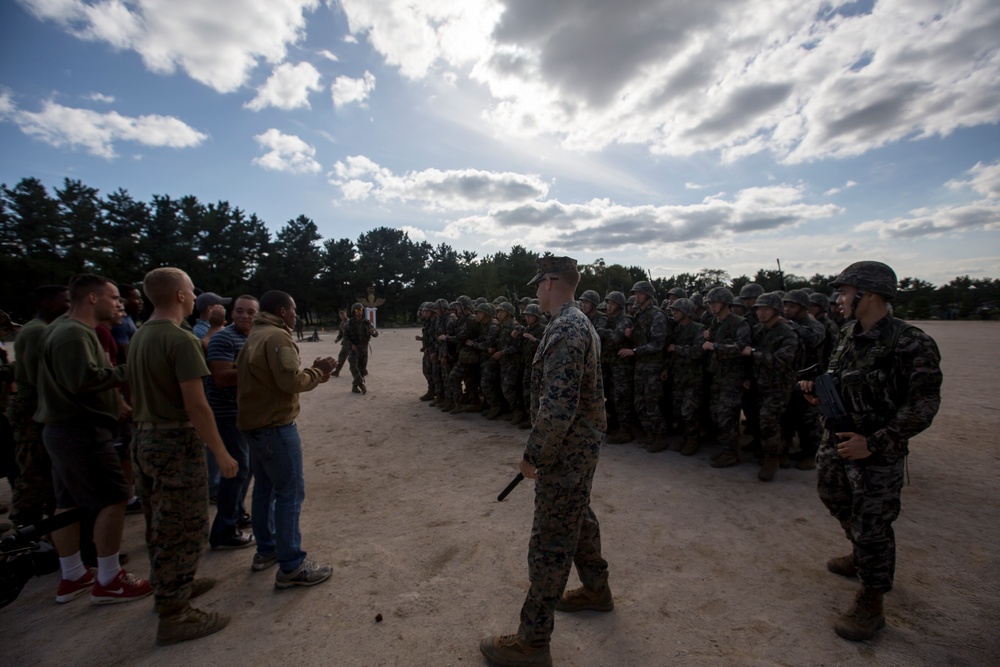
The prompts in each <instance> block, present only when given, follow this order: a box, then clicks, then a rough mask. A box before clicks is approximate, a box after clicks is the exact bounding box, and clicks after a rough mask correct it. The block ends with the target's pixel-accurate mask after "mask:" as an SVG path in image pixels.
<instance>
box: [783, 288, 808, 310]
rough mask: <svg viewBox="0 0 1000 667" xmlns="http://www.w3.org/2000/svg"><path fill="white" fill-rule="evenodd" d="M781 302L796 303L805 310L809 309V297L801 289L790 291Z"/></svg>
mask: <svg viewBox="0 0 1000 667" xmlns="http://www.w3.org/2000/svg"><path fill="white" fill-rule="evenodd" d="M781 300H782V301H784V302H786V303H794V304H795V305H797V306H802V307H803V308H805V309H808V308H809V295H808V294H806V293H805V292H803V291H802V290H800V289H793V290H790V291H789V292H788V293H787V294H785V296H783V297H781Z"/></svg>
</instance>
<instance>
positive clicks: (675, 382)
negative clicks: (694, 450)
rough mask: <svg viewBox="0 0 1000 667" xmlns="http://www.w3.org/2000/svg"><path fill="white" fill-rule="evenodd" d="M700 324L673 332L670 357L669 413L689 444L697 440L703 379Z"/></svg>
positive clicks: (703, 337) (687, 325)
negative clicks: (670, 396) (670, 400)
mask: <svg viewBox="0 0 1000 667" xmlns="http://www.w3.org/2000/svg"><path fill="white" fill-rule="evenodd" d="M704 331H705V327H704V326H702V324H701V322H688V323H687V324H685V325H683V326H677V327H675V329H674V342H673V346H674V351H673V352H672V353H669V354H670V377H671V379H672V390H673V409H674V410H675V412H676V414H675V417H676V419H677V421H678V422H679V423H680V424H682V425H683V428H684V437H685V438H686V439H688V440H689V441H690V440H691V439H697V437H698V411H699V408H700V406H701V395H702V379H703V377H704V361H705V351H704V350H703V349H702V345H704V343H705V336H704V334H703V332H704Z"/></svg>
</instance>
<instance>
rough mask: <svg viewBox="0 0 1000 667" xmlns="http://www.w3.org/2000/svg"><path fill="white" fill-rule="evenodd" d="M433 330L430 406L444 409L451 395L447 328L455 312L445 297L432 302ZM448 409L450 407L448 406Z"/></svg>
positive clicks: (452, 320)
mask: <svg viewBox="0 0 1000 667" xmlns="http://www.w3.org/2000/svg"><path fill="white" fill-rule="evenodd" d="M432 305H433V306H434V312H436V313H437V317H435V318H434V330H433V331H432V332H431V335H432V337H433V340H432V342H431V345H432V346H433V347H432V348H431V349H432V350H433V353H432V354H433V359H434V362H433V364H434V365H433V369H434V372H435V373H436V375H435V377H434V400H433V401H431V407H436V408H439V409H444V406H445V405H446V404H447V403H448V401H449V399H450V397H451V390H450V389H449V387H448V373H450V372H451V354H450V350H449V348H448V329H449V327H453V326H454V322H455V314H454V313H453V312H452V311H451V310H450V307H449V304H448V300H447V299H438V300H437V301H435V302H434V303H433V304H432ZM448 409H449V410H450V409H451V408H448Z"/></svg>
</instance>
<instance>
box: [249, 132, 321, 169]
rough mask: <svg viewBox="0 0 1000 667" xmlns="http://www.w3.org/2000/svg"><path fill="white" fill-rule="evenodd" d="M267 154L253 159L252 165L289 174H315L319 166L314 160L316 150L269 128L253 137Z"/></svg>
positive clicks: (293, 137) (288, 135)
mask: <svg viewBox="0 0 1000 667" xmlns="http://www.w3.org/2000/svg"><path fill="white" fill-rule="evenodd" d="M254 139H255V140H256V141H257V143H258V144H260V146H261V148H265V149H267V152H266V153H264V155H261V156H260V157H255V158H254V159H253V164H255V165H257V166H258V167H262V168H264V169H267V170H269V171H284V172H288V173H291V174H315V173H317V172H318V171H319V170H320V164H319V162H317V161H316V160H315V159H314V156H315V155H316V149H315V148H313V147H312V146H310V145H309V144H307V143H306V142H304V141H302V139H299V138H298V137H297V136H295V135H293V134H283V133H282V132H280V131H278V130H276V129H274V128H271V129H269V130H268V131H267V132H264V133H263V134H258V135H257V136H255V137H254Z"/></svg>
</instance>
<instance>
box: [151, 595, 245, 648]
mask: <svg viewBox="0 0 1000 667" xmlns="http://www.w3.org/2000/svg"><path fill="white" fill-rule="evenodd" d="M227 625H229V616H227V615H226V614H223V613H220V612H217V611H213V612H204V611H202V610H201V609H195V608H194V607H192V606H191V605H189V604H187V603H186V602H185V603H184V605H183V606H182V607H180V608H178V609H176V610H174V611H171V612H169V613H166V614H161V615H160V624H159V626H158V627H157V629H156V645H157V646H169V645H171V644H177V643H179V642H186V641H188V640H190V639H198V638H200V637H206V636H208V635H210V634H212V633H215V632H218V631H219V630H221V629H222V628H224V627H226V626H227Z"/></svg>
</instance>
